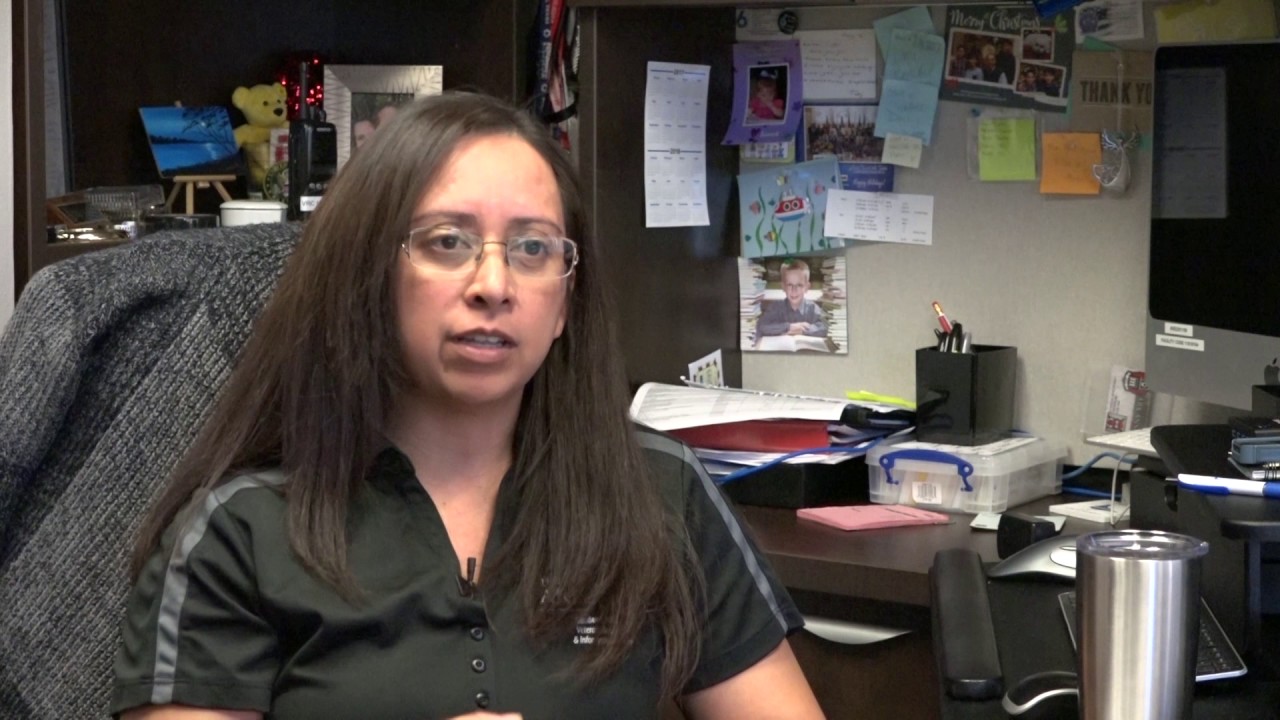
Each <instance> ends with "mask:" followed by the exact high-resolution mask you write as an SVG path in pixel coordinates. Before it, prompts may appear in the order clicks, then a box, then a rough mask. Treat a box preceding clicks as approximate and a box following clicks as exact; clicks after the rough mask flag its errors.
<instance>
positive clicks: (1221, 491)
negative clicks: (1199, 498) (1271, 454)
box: [1178, 473, 1280, 498]
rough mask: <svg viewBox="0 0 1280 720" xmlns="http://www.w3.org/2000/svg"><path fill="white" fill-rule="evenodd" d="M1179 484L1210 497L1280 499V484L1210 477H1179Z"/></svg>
mask: <svg viewBox="0 0 1280 720" xmlns="http://www.w3.org/2000/svg"><path fill="white" fill-rule="evenodd" d="M1178 484H1179V485H1181V486H1182V487H1185V488H1191V489H1192V490H1196V491H1199V492H1202V493H1209V494H1210V495H1251V496H1254V497H1269V498H1280V482H1263V481H1262V480H1245V479H1243V478H1220V477H1212V476H1209V475H1188V474H1186V473H1182V474H1180V475H1178Z"/></svg>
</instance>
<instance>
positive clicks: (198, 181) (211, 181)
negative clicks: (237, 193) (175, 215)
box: [164, 175, 236, 215]
mask: <svg viewBox="0 0 1280 720" xmlns="http://www.w3.org/2000/svg"><path fill="white" fill-rule="evenodd" d="M235 179H236V176H235V175H175V176H173V191H172V192H170V193H169V198H168V199H167V200H165V202H164V207H165V211H167V212H173V201H174V200H176V199H177V198H178V191H179V190H181V189H182V187H183V186H184V185H185V186H186V188H187V214H188V215H191V214H194V213H195V211H196V188H200V189H201V190H205V189H207V188H209V187H212V188H213V189H215V190H217V191H218V194H219V195H221V196H222V199H223V200H226V201H228V202H229V201H230V200H231V193H229V192H227V189H226V188H225V187H223V186H222V183H224V182H231V181H233V180H235Z"/></svg>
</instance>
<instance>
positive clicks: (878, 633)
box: [804, 615, 911, 645]
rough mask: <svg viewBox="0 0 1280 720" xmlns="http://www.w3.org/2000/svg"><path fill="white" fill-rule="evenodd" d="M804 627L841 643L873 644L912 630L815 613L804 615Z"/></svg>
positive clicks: (823, 637)
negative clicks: (816, 614) (850, 620)
mask: <svg viewBox="0 0 1280 720" xmlns="http://www.w3.org/2000/svg"><path fill="white" fill-rule="evenodd" d="M804 629H805V630H807V631H809V632H811V633H813V634H814V635H817V636H818V637H820V638H822V639H823V640H828V641H830V642H833V643H840V644H841V645H871V644H873V643H878V642H884V641H885V640H889V639H890V638H896V637H898V636H899V635H906V634H907V633H909V632H911V631H910V630H901V629H899V628H889V627H881V626H879V625H867V624H865V623H851V622H845V621H843V620H832V619H830V618H822V617H815V616H813V615H805V616H804Z"/></svg>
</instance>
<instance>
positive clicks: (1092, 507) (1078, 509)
mask: <svg viewBox="0 0 1280 720" xmlns="http://www.w3.org/2000/svg"><path fill="white" fill-rule="evenodd" d="M1128 510H1129V503H1128V501H1126V500H1117V501H1116V503H1115V507H1114V508H1113V507H1112V506H1111V501H1110V500H1108V499H1107V498H1097V499H1094V500H1084V501H1081V502H1071V503H1059V504H1057V505H1050V506H1049V512H1051V513H1053V514H1054V515H1066V516H1067V517H1073V518H1077V519H1080V520H1088V521H1090V522H1096V523H1111V522H1114V521H1116V520H1119V519H1120V518H1122V517H1124V514H1125V513H1126V512H1128Z"/></svg>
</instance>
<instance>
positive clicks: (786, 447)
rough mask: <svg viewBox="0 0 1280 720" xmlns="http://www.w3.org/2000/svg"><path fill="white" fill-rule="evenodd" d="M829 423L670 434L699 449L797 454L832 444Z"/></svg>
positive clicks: (747, 423) (732, 425) (774, 423)
mask: <svg viewBox="0 0 1280 720" xmlns="http://www.w3.org/2000/svg"><path fill="white" fill-rule="evenodd" d="M828 424H829V423H827V421H825V420H794V419H792V420H740V421H738V422H728V423H720V424H717V425H700V426H698V427H690V428H681V429H679V430H670V431H669V432H670V433H671V434H672V435H674V436H675V437H678V438H680V439H681V440H683V441H685V442H686V443H688V444H689V445H692V446H693V447H696V448H707V449H709V450H740V451H747V452H793V451H796V450H808V449H810V448H820V447H827V446H828V445H830V444H831V440H830V435H829V434H828V433H827V425H828Z"/></svg>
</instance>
